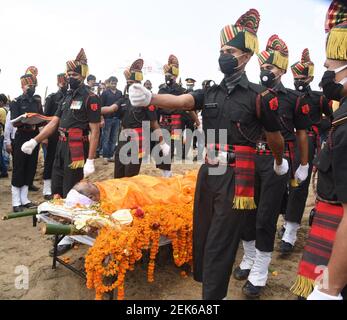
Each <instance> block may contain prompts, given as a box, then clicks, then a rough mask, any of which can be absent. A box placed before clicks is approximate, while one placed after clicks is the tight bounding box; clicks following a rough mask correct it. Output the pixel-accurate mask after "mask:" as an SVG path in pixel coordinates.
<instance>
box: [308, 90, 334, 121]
mask: <svg viewBox="0 0 347 320" xmlns="http://www.w3.org/2000/svg"><path fill="white" fill-rule="evenodd" d="M304 100H305V102H306V103H307V104H308V105H309V107H310V113H309V119H310V121H311V125H316V126H318V127H319V125H320V122H321V120H322V114H325V115H326V116H328V117H331V116H332V113H333V111H332V109H331V107H330V106H329V102H328V100H327V99H326V98H325V96H324V95H323V93H322V92H319V91H312V90H311V88H310V87H308V88H307V91H306V92H305V93H304Z"/></svg>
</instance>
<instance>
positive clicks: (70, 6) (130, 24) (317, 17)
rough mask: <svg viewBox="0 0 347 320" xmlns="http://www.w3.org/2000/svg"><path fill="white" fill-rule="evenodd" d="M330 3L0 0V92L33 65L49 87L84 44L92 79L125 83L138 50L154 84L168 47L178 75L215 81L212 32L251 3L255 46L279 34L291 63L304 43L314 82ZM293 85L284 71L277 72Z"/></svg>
mask: <svg viewBox="0 0 347 320" xmlns="http://www.w3.org/2000/svg"><path fill="white" fill-rule="evenodd" d="M329 4H330V1H323V0H321V1H319V0H315V1H314V0H291V1H280V0H242V1H241V0H238V1H235V0H228V1H227V0H215V1H211V0H209V1H206V0H190V1H183V0H175V1H170V2H169V1H159V0H147V1H141V0H132V1H111V0H98V1H90V0H70V1H68V0H60V1H43V0H9V1H8V0H2V1H1V10H0V30H1V38H2V39H1V40H2V45H1V50H0V68H1V69H2V72H1V74H0V92H4V93H6V94H9V95H10V96H11V97H12V98H13V97H15V96H18V95H19V94H20V93H21V88H20V81H19V78H20V76H21V75H22V74H23V73H24V72H25V69H26V67H28V66H30V65H35V66H37V67H38V69H39V77H38V81H39V86H38V89H37V92H38V93H39V94H41V95H42V96H44V93H45V89H46V87H48V93H51V92H53V91H56V74H58V73H60V72H63V71H65V62H66V61H67V60H70V59H74V58H75V56H76V55H77V53H78V51H79V49H80V48H81V47H83V48H84V49H85V51H86V54H87V57H88V63H89V68H90V72H91V73H93V74H95V75H96V77H97V79H98V80H99V79H102V80H104V79H106V78H107V77H109V76H110V75H116V76H117V77H118V78H119V88H120V89H121V90H122V89H123V87H124V84H125V81H124V76H123V72H122V70H123V68H124V67H125V66H126V65H128V64H130V63H131V62H132V61H134V60H135V59H136V58H137V57H138V56H139V54H141V56H142V58H144V60H145V64H146V65H147V66H149V67H152V70H154V72H151V73H147V74H145V79H150V80H152V82H153V83H154V86H155V88H154V89H155V90H156V89H157V87H158V85H159V84H160V83H162V82H163V75H162V74H161V66H162V65H163V64H165V63H166V62H167V58H168V56H169V55H170V54H171V53H173V54H175V55H176V56H177V57H178V58H179V61H180V76H181V77H182V79H183V80H184V79H185V78H187V77H193V78H195V79H196V80H198V82H199V83H198V84H199V86H200V84H201V82H202V80H204V79H214V80H215V81H218V82H219V81H220V80H221V79H222V74H221V73H220V72H219V70H218V56H219V49H220V44H219V32H220V30H221V29H222V27H223V26H225V25H227V24H230V23H234V22H235V21H236V20H237V19H238V17H239V16H240V15H241V14H243V13H244V12H245V11H247V10H248V9H250V8H256V9H257V10H258V11H259V12H260V15H261V22H260V27H259V32H258V36H259V41H260V49H261V50H263V49H264V48H265V45H266V42H267V39H268V38H269V37H270V36H271V35H272V34H274V33H276V34H278V35H279V36H280V37H281V38H282V39H283V40H284V41H285V42H286V43H287V45H288V47H289V55H290V57H289V58H290V62H289V63H290V64H292V63H294V62H296V61H297V60H299V59H300V56H301V52H302V50H303V49H304V48H306V47H307V48H309V50H310V53H311V59H312V60H313V62H314V63H315V66H316V70H315V80H314V82H313V88H315V89H317V87H318V83H319V81H320V79H321V76H322V75H323V73H324V70H325V69H324V67H323V64H324V59H325V50H324V49H325V48H324V44H325V37H326V36H325V33H324V21H325V13H326V10H327V8H328V6H329ZM246 71H247V74H248V77H249V78H250V80H252V81H254V82H258V79H259V64H258V62H257V59H256V57H255V56H254V57H253V58H252V60H251V62H250V63H249V65H248V66H247V69H246ZM283 82H284V84H285V85H286V86H288V87H293V84H292V83H293V81H292V74H291V72H290V70H288V72H287V74H286V75H285V76H284V78H283Z"/></svg>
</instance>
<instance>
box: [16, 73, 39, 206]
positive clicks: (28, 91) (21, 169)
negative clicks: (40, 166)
mask: <svg viewBox="0 0 347 320" xmlns="http://www.w3.org/2000/svg"><path fill="white" fill-rule="evenodd" d="M37 74H38V71H37V68H35V67H29V68H28V69H27V71H26V72H25V75H24V76H22V77H21V83H22V90H23V94H22V95H21V96H19V97H18V98H17V99H15V100H14V101H12V102H11V104H10V111H11V120H13V119H16V118H18V117H19V116H21V115H23V114H25V113H41V114H42V113H43V110H42V106H41V105H40V103H39V102H38V101H37V100H36V99H35V98H34V94H35V89H36V86H37ZM13 125H14V126H15V127H17V132H16V135H15V139H14V141H13V144H12V145H13V153H12V155H13V174H12V206H13V211H14V212H19V211H22V210H23V208H30V207H32V206H33V203H32V202H31V201H30V200H29V199H28V191H29V186H30V185H31V184H32V182H33V180H34V177H35V173H36V167H37V159H38V153H39V148H38V147H36V146H35V147H34V148H33V149H32V152H31V153H30V155H27V154H24V153H23V152H22V151H21V148H22V146H23V144H25V143H26V142H27V141H29V140H31V139H32V138H33V137H35V136H36V135H37V134H38V133H39V128H38V126H37V125H28V124H23V123H22V122H16V123H14V124H13Z"/></svg>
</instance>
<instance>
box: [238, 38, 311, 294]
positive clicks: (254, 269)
mask: <svg viewBox="0 0 347 320" xmlns="http://www.w3.org/2000/svg"><path fill="white" fill-rule="evenodd" d="M258 60H259V64H260V68H261V72H260V80H261V82H262V84H263V85H264V86H265V87H267V88H269V89H272V90H274V91H275V92H276V94H277V98H278V116H279V119H280V123H281V133H282V136H283V137H284V140H285V151H286V153H285V155H286V159H289V160H290V159H294V152H295V151H294V145H295V141H296V139H298V145H299V146H298V150H300V160H301V161H300V162H301V164H300V166H299V168H298V169H297V170H296V172H295V173H294V172H293V171H291V179H292V180H293V179H295V180H299V181H300V182H302V181H304V180H305V179H306V178H307V174H308V167H309V166H308V162H307V158H308V154H307V152H308V143H307V133H306V129H307V128H308V127H309V126H310V122H309V119H308V116H307V114H308V112H309V110H308V108H307V106H305V105H302V103H301V100H300V95H299V94H298V93H297V92H296V91H294V90H290V89H287V88H285V87H284V86H283V84H282V82H281V78H282V76H283V75H284V74H285V73H286V72H287V68H288V48H287V45H286V44H285V42H284V41H283V40H282V39H280V38H279V37H278V36H277V35H273V36H271V37H270V38H269V40H268V43H267V46H266V50H265V51H262V52H261V53H260V54H258ZM276 107H277V106H276ZM274 108H275V106H274ZM273 161H274V157H273V155H272V152H271V150H270V148H269V146H268V144H267V142H266V141H265V139H261V141H259V142H258V143H257V154H256V158H255V169H256V182H255V185H256V197H255V199H256V204H257V213H256V215H250V216H249V217H250V219H249V221H248V222H247V225H246V228H245V230H244V232H243V236H242V239H243V248H244V256H243V260H242V262H241V264H240V266H239V267H238V268H236V269H235V271H234V277H235V278H236V279H237V280H246V279H247V278H248V281H247V282H246V284H245V285H244V287H243V292H244V294H245V295H246V296H247V297H250V298H255V297H258V296H259V295H260V293H261V289H262V288H264V287H265V285H266V282H267V278H268V269H269V265H270V262H271V255H272V252H273V250H274V242H275V235H276V229H277V220H278V217H279V213H280V208H281V204H282V198H283V196H284V194H285V192H286V190H287V183H288V175H283V176H277V175H276V174H275V172H274V170H273ZM289 162H290V163H291V162H292V161H289Z"/></svg>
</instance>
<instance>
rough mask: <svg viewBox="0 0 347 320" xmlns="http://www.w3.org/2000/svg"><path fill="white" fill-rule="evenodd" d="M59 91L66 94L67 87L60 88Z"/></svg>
mask: <svg viewBox="0 0 347 320" xmlns="http://www.w3.org/2000/svg"><path fill="white" fill-rule="evenodd" d="M60 90H61V92H62V93H64V94H65V93H66V92H67V86H64V87H61V88H60Z"/></svg>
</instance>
